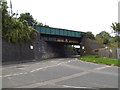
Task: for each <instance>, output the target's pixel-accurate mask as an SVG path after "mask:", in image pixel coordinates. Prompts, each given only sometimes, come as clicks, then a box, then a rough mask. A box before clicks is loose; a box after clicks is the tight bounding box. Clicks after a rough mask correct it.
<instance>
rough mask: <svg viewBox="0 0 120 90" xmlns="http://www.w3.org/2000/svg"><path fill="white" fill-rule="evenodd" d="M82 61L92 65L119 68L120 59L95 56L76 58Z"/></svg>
mask: <svg viewBox="0 0 120 90" xmlns="http://www.w3.org/2000/svg"><path fill="white" fill-rule="evenodd" d="M78 59H79V60H82V61H87V62H94V63H103V64H107V65H115V66H120V59H112V58H104V57H99V56H97V55H85V56H81V57H79V58H78Z"/></svg>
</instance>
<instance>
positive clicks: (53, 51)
mask: <svg viewBox="0 0 120 90" xmlns="http://www.w3.org/2000/svg"><path fill="white" fill-rule="evenodd" d="M30 46H33V49H30ZM70 56H72V52H71V51H69V50H68V49H67V48H66V45H64V44H60V43H53V42H45V41H43V40H40V35H39V34H38V35H37V36H36V37H35V40H34V42H33V43H30V42H29V43H28V42H27V43H25V42H22V43H16V44H13V43H9V42H7V41H5V40H3V42H2V61H3V62H5V61H21V60H33V59H36V60H43V59H48V58H55V57H70Z"/></svg>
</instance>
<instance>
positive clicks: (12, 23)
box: [1, 2, 38, 43]
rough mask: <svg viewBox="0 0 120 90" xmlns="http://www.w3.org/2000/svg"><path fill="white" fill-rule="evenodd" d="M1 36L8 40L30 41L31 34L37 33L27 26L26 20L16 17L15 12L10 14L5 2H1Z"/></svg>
mask: <svg viewBox="0 0 120 90" xmlns="http://www.w3.org/2000/svg"><path fill="white" fill-rule="evenodd" d="M1 6H2V38H4V39H5V40H7V41H8V42H12V43H16V42H20V41H31V40H32V37H31V36H33V35H35V34H36V33H38V32H37V31H36V30H35V29H33V28H32V27H31V26H29V23H28V21H26V20H21V18H16V17H15V15H16V14H15V13H14V14H12V15H10V14H9V13H8V11H7V8H8V6H7V2H2V3H1Z"/></svg>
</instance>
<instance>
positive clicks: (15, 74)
mask: <svg viewBox="0 0 120 90" xmlns="http://www.w3.org/2000/svg"><path fill="white" fill-rule="evenodd" d="M74 61H76V60H69V61H67V62H61V63H58V64H57V65H52V66H46V67H43V68H37V69H34V70H31V71H29V72H24V73H14V74H9V75H3V76H0V77H11V76H17V75H24V74H28V73H33V72H36V71H39V70H42V69H47V68H50V67H55V66H59V65H62V64H67V63H70V62H74ZM83 62H84V61H83ZM93 64H94V63H93ZM107 67H111V66H105V67H100V68H96V69H94V70H101V69H104V68H107Z"/></svg>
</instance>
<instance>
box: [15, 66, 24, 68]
mask: <svg viewBox="0 0 120 90" xmlns="http://www.w3.org/2000/svg"><path fill="white" fill-rule="evenodd" d="M16 68H24V66H16Z"/></svg>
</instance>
